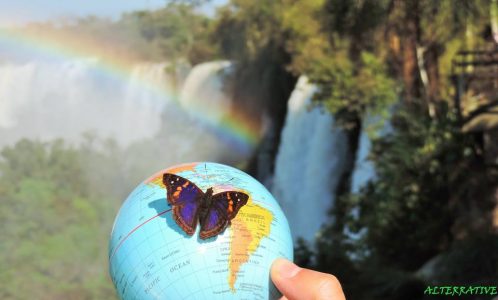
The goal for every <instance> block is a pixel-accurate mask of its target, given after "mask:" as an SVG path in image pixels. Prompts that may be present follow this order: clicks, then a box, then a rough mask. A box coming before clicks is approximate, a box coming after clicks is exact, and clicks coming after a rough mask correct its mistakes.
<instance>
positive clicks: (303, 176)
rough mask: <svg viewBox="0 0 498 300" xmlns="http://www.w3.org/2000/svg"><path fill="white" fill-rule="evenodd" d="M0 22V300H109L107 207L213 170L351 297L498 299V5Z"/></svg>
mask: <svg viewBox="0 0 498 300" xmlns="http://www.w3.org/2000/svg"><path fill="white" fill-rule="evenodd" d="M0 7H1V9H0V148H1V150H0V201H1V202H0V203H1V204H0V205H1V209H0V222H1V223H0V224H1V228H2V229H1V231H0V298H1V299H28V298H33V297H35V298H37V299H113V298H116V295H115V292H114V288H113V285H112V282H111V280H110V278H109V275H108V269H107V265H108V262H107V260H108V237H109V234H110V231H111V226H112V222H113V220H114V217H115V215H116V214H117V211H118V209H119V207H120V204H121V203H122V202H123V201H124V199H125V198H126V196H127V195H128V194H129V193H130V192H131V191H132V189H133V188H134V187H135V186H137V185H138V184H139V183H140V182H141V181H142V180H144V179H145V178H147V177H148V176H149V175H151V174H153V173H154V172H156V171H158V170H160V169H163V168H166V167H169V166H171V165H173V164H177V163H182V162H189V161H206V160H207V161H216V162H221V163H226V164H230V165H233V166H235V167H238V168H240V169H242V170H244V171H246V172H248V173H249V174H251V175H252V176H254V177H255V178H257V179H258V180H260V181H261V182H262V183H264V184H265V185H266V187H267V188H268V189H269V190H270V191H272V193H273V194H274V195H275V197H276V198H277V200H278V201H279V203H280V204H281V206H282V208H283V209H284V211H285V213H286V215H287V217H288V219H289V223H290V226H291V230H292V234H293V238H294V241H295V252H296V261H297V263H299V264H301V265H302V266H305V267H309V268H313V269H316V270H320V271H325V272H330V273H333V274H335V275H336V276H338V278H339V279H340V280H341V282H342V284H343V288H344V290H345V292H346V295H347V296H348V299H424V295H423V291H424V289H425V287H426V286H427V285H430V284H432V285H434V284H441V285H461V284H464V285H470V284H473V285H495V286H496V285H497V284H498V283H497V278H498V235H497V234H498V207H497V203H498V92H497V91H498V48H497V42H498V16H497V14H498V3H497V1H496V0H457V1H453V0H441V1H429V0H420V1H417V0H404V1H403V0H380V1H378V0H358V1H348V0H279V1H271V0H261V1H251V0H211V1H208V0H206V1H160V0H149V1H138V0H137V1H115V0H113V1H105V2H102V1H95V0H91V1H81V0H79V1H70V2H67V3H60V2H57V3H54V2H52V1H48V0H37V1H15V2H12V1H6V0H0ZM473 299H478V298H473ZM483 299H488V298H483Z"/></svg>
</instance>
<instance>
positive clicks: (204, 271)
mask: <svg viewBox="0 0 498 300" xmlns="http://www.w3.org/2000/svg"><path fill="white" fill-rule="evenodd" d="M166 172H168V173H174V174H177V175H180V176H182V177H184V178H187V179H188V180H190V181H192V182H193V183H195V184H196V185H197V186H198V187H199V188H200V189H202V190H203V191H206V190H207V189H208V188H209V187H213V189H214V193H218V192H221V191H226V190H237V191H243V192H245V193H246V194H248V195H249V200H248V202H247V204H246V205H245V206H243V207H242V208H241V209H240V210H239V212H238V214H237V215H236V217H235V218H234V219H233V220H232V222H231V225H230V226H229V227H228V228H227V229H226V230H225V231H224V232H223V233H221V234H220V235H218V236H217V237H215V238H211V239H207V240H203V239H200V238H199V227H200V226H197V229H196V230H197V232H196V233H195V234H194V235H193V236H188V235H187V234H185V233H184V231H183V230H182V229H181V228H180V227H179V226H178V225H177V224H176V222H175V221H174V219H173V217H172V212H171V207H170V205H169V204H168V203H167V200H166V189H165V187H164V185H163V183H162V175H163V174H164V173H166ZM278 257H284V258H287V259H289V260H292V258H293V245H292V238H291V234H290V230H289V225H288V223H287V219H286V218H285V216H284V214H283V212H282V210H281V209H280V206H279V205H278V203H277V201H275V199H274V198H273V196H272V195H271V194H270V192H268V190H267V189H266V188H265V187H264V186H263V185H262V184H261V183H259V182H258V181H257V180H255V179H254V178H252V177H251V176H249V175H247V174H246V173H244V172H242V171H240V170H237V169H235V168H232V167H229V166H226V165H222V164H217V163H209V162H206V163H205V162H202V163H189V164H183V165H179V166H175V167H172V168H168V169H166V170H163V171H160V172H158V173H157V174H155V175H153V176H152V177H150V178H149V179H147V180H145V181H144V182H143V183H141V184H140V185H139V186H138V187H137V188H135V190H134V191H133V192H132V193H131V194H130V195H129V196H128V198H127V199H126V201H125V202H124V203H123V205H122V207H121V209H120V210H119V213H118V215H117V217H116V219H115V221H114V225H113V228H112V232H111V237H110V243H109V265H110V275H111V278H112V280H113V282H114V285H115V287H116V290H117V293H118V295H119V297H120V298H121V299H277V298H278V297H279V296H280V294H279V292H278V290H277V289H276V288H275V287H274V286H273V284H272V283H271V280H270V274H269V273H270V266H271V264H272V262H273V261H274V260H275V259H276V258H278Z"/></svg>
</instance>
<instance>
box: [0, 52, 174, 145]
mask: <svg viewBox="0 0 498 300" xmlns="http://www.w3.org/2000/svg"><path fill="white" fill-rule="evenodd" d="M97 63H98V62H97V61H96V60H93V59H80V60H72V61H62V62H41V61H33V62H28V63H18V64H2V65H0V134H1V135H2V141H1V142H0V143H1V144H2V145H0V146H3V145H5V144H8V143H12V142H15V141H16V140H18V139H20V138H31V139H41V140H49V139H53V138H64V139H67V140H70V141H78V139H79V138H80V136H81V134H82V133H83V132H88V131H95V132H98V134H99V135H100V136H101V137H112V138H114V139H115V140H117V141H118V142H119V143H120V144H122V145H128V144H130V143H131V142H134V141H136V140H138V139H141V138H150V137H152V136H154V134H156V133H157V131H158V130H159V128H160V124H161V113H162V111H163V110H164V108H165V106H166V104H167V103H168V101H171V99H167V97H166V96H165V95H164V94H161V93H158V92H156V91H155V90H153V89H149V88H147V87H146V86H145V85H146V84H145V83H149V84H150V85H154V84H158V82H164V84H167V83H168V82H169V80H170V79H169V78H168V76H167V75H166V74H165V73H164V71H163V69H164V64H152V65H138V66H136V67H135V68H134V70H133V71H132V74H131V76H130V77H129V78H127V79H124V80H123V79H122V78H120V77H119V76H115V75H109V74H108V73H106V72H105V71H103V70H102V69H101V68H99V67H98V65H97ZM165 89H167V87H165Z"/></svg>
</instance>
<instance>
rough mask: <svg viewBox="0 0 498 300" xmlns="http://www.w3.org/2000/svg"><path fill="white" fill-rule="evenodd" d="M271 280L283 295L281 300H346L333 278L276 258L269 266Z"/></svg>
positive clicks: (337, 282)
mask: <svg viewBox="0 0 498 300" xmlns="http://www.w3.org/2000/svg"><path fill="white" fill-rule="evenodd" d="M270 273H271V279H272V281H273V283H275V285H276V286H277V288H278V290H279V291H280V292H282V294H284V296H283V297H282V298H281V300H308V299H313V300H325V299H327V300H346V297H345V296H344V292H343V291H342V288H341V284H340V283H339V281H338V280H337V278H335V276H333V275H330V274H327V273H321V272H317V271H313V270H308V269H304V268H300V267H298V266H296V265H295V264H293V263H292V262H290V261H288V260H286V259H283V258H278V259H277V260H275V261H274V262H273V264H272V266H271V272H270Z"/></svg>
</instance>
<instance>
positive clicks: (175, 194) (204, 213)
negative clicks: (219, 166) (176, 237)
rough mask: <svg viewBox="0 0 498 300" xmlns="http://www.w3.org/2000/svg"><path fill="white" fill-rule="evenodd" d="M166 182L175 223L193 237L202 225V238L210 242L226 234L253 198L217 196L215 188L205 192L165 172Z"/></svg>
mask: <svg viewBox="0 0 498 300" xmlns="http://www.w3.org/2000/svg"><path fill="white" fill-rule="evenodd" d="M163 183H164V185H165V186H166V189H167V201H168V203H169V204H170V205H172V206H173V218H174V220H175V222H176V223H177V224H178V225H179V226H180V227H181V228H182V229H183V231H184V232H185V233H186V234H188V235H193V234H194V233H195V229H196V227H197V223H198V222H199V223H200V226H201V231H200V233H199V236H200V237H201V238H202V239H207V238H210V237H213V236H216V235H218V234H220V233H222V232H223V231H224V230H225V229H226V228H227V227H228V225H230V221H231V220H232V219H233V218H235V216H236V215H237V213H238V211H239V209H240V208H241V207H242V206H244V205H245V204H246V203H247V200H248V199H249V196H248V195H247V194H245V193H243V192H239V191H224V192H220V193H217V194H214V190H213V188H212V187H210V188H208V189H207V190H206V192H203V191H202V190H201V189H200V188H199V187H197V186H196V185H195V184H194V183H193V182H191V181H189V180H188V179H186V178H183V177H181V176H178V175H175V174H171V173H165V174H164V175H163Z"/></svg>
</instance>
